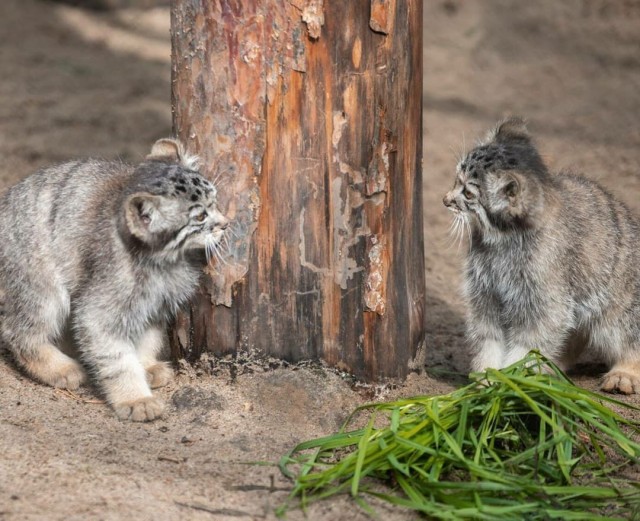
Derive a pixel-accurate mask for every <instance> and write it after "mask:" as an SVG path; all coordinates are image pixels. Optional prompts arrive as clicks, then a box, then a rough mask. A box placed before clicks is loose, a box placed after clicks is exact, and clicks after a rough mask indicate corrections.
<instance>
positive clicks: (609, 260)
mask: <svg viewBox="0 0 640 521" xmlns="http://www.w3.org/2000/svg"><path fill="white" fill-rule="evenodd" d="M444 204H445V206H447V207H448V208H449V209H450V210H452V211H453V212H454V214H455V219H456V221H458V222H459V223H460V224H461V225H462V226H463V227H465V228H467V229H468V230H469V229H470V236H471V244H470V247H469V253H468V258H467V263H466V281H465V294H466V298H467V301H468V304H469V308H470V309H469V316H468V338H469V341H470V343H471V344H472V346H473V349H474V352H475V356H474V359H473V362H472V368H473V369H474V370H476V371H480V370H483V369H485V368H487V367H494V368H502V367H505V366H508V365H510V364H512V363H514V362H516V361H518V360H519V359H521V358H523V357H524V356H525V354H526V353H527V352H528V351H529V350H530V349H538V350H539V351H541V352H542V353H543V354H544V355H546V356H547V357H549V358H550V359H552V360H553V361H555V362H556V363H558V364H560V365H561V366H563V367H567V366H568V365H570V364H571V363H572V362H573V361H574V360H575V357H576V356H577V355H578V354H579V351H580V350H582V349H587V350H588V352H590V353H593V354H594V355H596V354H597V355H601V356H602V357H604V359H605V360H606V361H607V362H608V363H609V364H610V366H611V370H610V371H609V372H608V373H607V374H606V375H605V377H604V380H603V383H602V388H603V389H604V390H606V391H618V392H621V393H625V394H630V393H634V392H635V393H640V251H639V244H640V224H639V222H638V220H637V218H636V217H634V216H633V215H632V214H631V212H630V211H629V209H628V208H627V207H626V206H625V205H624V204H622V203H621V202H619V201H617V200H615V199H614V198H613V197H612V196H611V195H610V194H609V193H608V192H606V191H604V190H603V189H602V188H601V187H600V186H598V185H597V184H596V183H594V182H592V181H589V180H587V179H585V178H583V177H578V176H573V175H566V174H559V175H551V174H550V173H549V172H548V171H547V168H546V166H545V164H544V163H543V161H542V159H541V157H540V155H539V154H538V152H537V150H536V148H535V147H534V145H533V144H532V142H531V138H530V136H529V134H528V133H527V130H526V128H525V126H524V122H523V121H522V120H520V119H517V118H513V119H509V120H507V121H506V122H504V123H502V124H501V125H499V126H498V127H497V128H496V129H495V130H494V131H493V132H491V133H490V134H489V136H488V137H487V139H486V140H485V141H484V142H482V143H481V144H480V145H478V146H477V147H476V148H475V149H474V150H472V151H471V152H470V153H469V154H468V155H467V157H466V158H465V159H464V160H463V161H461V162H460V164H458V167H457V176H456V181H455V185H454V187H453V189H452V190H451V191H450V192H449V193H447V195H446V196H445V197H444ZM581 339H582V341H580V340H581Z"/></svg>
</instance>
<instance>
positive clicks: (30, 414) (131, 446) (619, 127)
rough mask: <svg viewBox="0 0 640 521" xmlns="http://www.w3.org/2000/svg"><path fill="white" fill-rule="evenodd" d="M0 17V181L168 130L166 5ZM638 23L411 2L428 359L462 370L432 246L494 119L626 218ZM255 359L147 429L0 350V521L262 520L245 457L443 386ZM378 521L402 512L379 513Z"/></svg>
mask: <svg viewBox="0 0 640 521" xmlns="http://www.w3.org/2000/svg"><path fill="white" fill-rule="evenodd" d="M122 4H123V5H125V4H126V2H122ZM0 14H1V16H0V70H1V71H2V78H1V79H0V157H1V158H2V162H1V164H0V185H1V186H2V187H5V186H7V185H9V184H11V183H13V182H15V181H16V180H17V179H19V178H21V177H23V176H25V175H27V174H29V173H31V172H32V171H34V170H35V169H36V168H38V167H40V166H43V165H46V164H50V163H52V162H56V161H61V160H66V159H70V158H73V157H77V156H100V157H108V158H113V157H120V158H122V159H125V160H132V161H136V160H139V159H140V158H141V157H143V156H144V154H145V153H146V152H147V150H148V147H149V145H150V144H151V143H152V142H153V141H154V140H155V139H157V138H159V137H162V136H166V135H168V134H170V131H171V114H170V106H169V81H170V72H169V41H168V25H169V20H168V10H167V9H166V7H160V8H154V9H147V10H135V9H132V8H128V9H125V8H122V9H119V10H116V11H113V12H107V13H96V12H91V11H83V10H81V9H78V8H77V7H71V6H65V5H58V4H53V3H48V2H44V1H37V0H3V1H2V7H0ZM639 23H640V3H638V2H623V1H613V0H611V1H609V0H589V1H582V0H569V1H563V2H556V1H554V0H538V1H536V2H517V1H516V0H491V1H489V0H484V1H482V2H479V1H470V0H467V1H464V2H463V1H462V0H442V1H440V0H438V1H436V0H429V1H428V2H425V46H424V52H425V88H424V104H425V113H424V128H425V147H424V149H425V161H424V165H425V173H424V185H425V193H424V205H425V233H426V260H427V286H428V307H427V327H428V335H429V356H428V364H429V365H430V366H431V367H432V368H435V369H445V370H449V371H451V370H453V371H458V372H465V371H466V369H467V368H466V362H467V359H468V357H467V356H466V354H465V350H464V345H463V339H462V334H463V327H462V317H463V314H464V307H463V305H462V302H461V300H460V298H459V291H458V288H459V285H460V259H461V254H462V253H461V252H462V251H463V249H461V250H460V251H457V250H456V249H455V248H447V246H446V244H447V236H446V230H447V228H448V226H449V215H448V213H447V212H446V211H445V209H444V208H443V207H442V204H441V199H442V195H443V194H444V193H445V192H446V191H447V190H448V188H449V187H450V185H451V184H452V182H453V168H454V165H455V162H456V160H455V155H456V154H457V153H459V152H460V151H461V150H462V148H463V147H464V145H465V143H466V144H467V145H468V144H470V143H472V142H473V140H474V139H475V137H477V136H478V135H479V134H480V133H482V132H484V130H485V129H486V128H488V127H489V126H491V125H493V124H494V123H495V121H496V120H497V119H499V118H501V117H502V116H505V115H507V114H521V115H523V116H526V117H527V118H528V119H529V121H530V127H531V129H532V131H533V132H534V133H535V134H536V135H537V136H538V141H539V143H540V145H541V147H542V150H543V152H544V154H545V157H546V158H547V159H548V161H549V163H550V164H551V165H553V167H554V168H556V169H560V168H570V169H573V170H575V171H578V172H583V173H585V174H587V175H589V176H591V177H593V178H595V179H599V180H600V181H601V182H602V183H603V184H605V185H606V186H607V187H608V188H609V189H611V190H612V191H613V192H614V193H615V194H616V195H618V196H619V197H620V198H621V199H623V200H624V201H626V202H627V203H628V204H629V205H630V206H632V207H633V208H634V209H635V210H636V211H640V199H639V198H638V194H639V193H640V123H638V121H639V120H638V114H640V96H638V93H639V92H640V53H639V52H638V49H639V48H640V33H638V31H637V27H638V24H639ZM587 362H594V361H587ZM272 365H273V366H275V368H273V367H270V366H269V365H268V364H267V365H265V364H264V363H262V362H258V361H253V360H246V361H243V362H242V363H237V362H232V361H230V360H222V361H216V362H215V363H213V365H212V369H211V370H206V371H205V370H201V371H196V370H192V369H186V370H183V371H181V373H180V375H179V376H178V378H177V379H176V381H175V382H174V383H172V384H171V385H170V386H168V387H166V388H164V389H161V390H160V394H161V395H162V396H163V397H164V398H165V399H166V400H167V402H168V403H169V404H170V410H169V414H168V415H167V416H166V418H165V419H162V420H160V421H157V422H154V423H150V424H130V423H123V422H119V421H117V420H116V419H115V418H114V416H113V414H112V412H111V411H110V410H109V409H108V408H107V407H106V406H105V405H104V404H101V403H99V400H98V399H97V395H96V394H95V393H94V392H92V391H91V390H90V389H83V390H81V391H80V392H78V393H76V394H70V393H65V392H61V391H59V390H58V391H56V390H54V389H51V388H48V387H44V386H42V385H39V384H37V383H34V382H32V381H31V380H29V379H28V378H25V377H24V376H22V375H21V374H20V373H19V372H18V371H16V370H15V369H14V368H13V366H12V365H11V364H10V363H9V361H8V360H7V359H6V358H0V519H2V520H11V521H17V520H37V519H47V520H48V519H52V520H57V519H60V520H63V519H64V520H94V519H95V520H98V519H104V520H112V519H113V520H116V519H125V518H131V519H138V520H151V519H154V520H155V519H167V520H174V519H175V520H178V519H193V520H199V519H203V520H205V519H206V520H212V519H214V520H227V519H273V518H274V515H273V509H274V507H276V506H277V505H279V504H280V503H281V502H282V501H283V499H284V498H285V496H286V489H287V486H288V482H287V481H286V480H284V479H283V478H281V477H280V474H279V471H278V470H277V469H276V468H274V467H272V466H252V465H247V464H246V463H247V462H255V461H275V460H276V459H277V458H278V457H279V456H280V455H281V454H283V453H284V452H286V451H287V450H288V449H289V448H291V447H292V446H293V445H294V444H295V443H297V442H299V441H301V440H303V439H307V438H310V437H314V436H319V435H323V434H327V433H329V432H332V431H334V430H335V429H337V428H338V427H339V426H340V424H341V422H342V421H343V420H344V419H345V417H346V415H347V414H348V413H349V412H350V411H351V410H352V409H353V407H354V406H356V405H358V404H360V403H363V402H364V401H367V400H369V399H371V398H372V397H376V398H389V397H396V396H401V395H410V394H418V393H440V392H448V391H449V390H451V389H452V388H453V386H454V384H455V382H454V381H453V380H447V379H432V378H429V377H427V376H418V375H412V376H411V377H410V378H409V380H408V381H407V383H406V384H405V385H404V386H400V387H396V388H394V389H383V390H382V391H381V392H377V393H376V391H375V390H373V389H366V388H362V387H358V386H354V385H353V382H352V381H351V380H350V379H349V378H344V377H343V376H341V375H338V374H336V373H334V372H331V371H327V370H325V369H323V368H321V367H317V366H308V367H299V368H291V367H284V366H283V365H282V364H277V363H274V364H272ZM232 366H233V367H234V370H230V367H232ZM597 371H598V366H597V365H594V364H593V363H589V364H587V365H586V366H583V367H582V371H581V372H580V373H578V374H577V375H576V380H577V381H578V382H579V383H580V384H581V385H584V386H586V387H589V388H596V386H597V374H598V373H597ZM627 400H628V401H630V402H631V403H635V404H637V405H640V399H638V398H637V397H632V398H628V399H627ZM289 518H290V519H301V518H302V514H301V513H299V512H293V513H291V514H290V515H289ZM308 518H309V519H314V520H320V521H322V520H332V521H333V520H342V519H345V520H346V519H350V520H351V519H353V520H358V519H365V518H366V516H365V515H364V514H363V513H362V512H361V511H360V510H359V509H358V508H357V507H356V506H355V505H353V504H352V503H351V502H349V501H348V500H346V499H338V500H332V501H329V502H325V503H322V504H319V505H314V506H313V507H311V509H310V510H309V512H308ZM381 518H382V519H385V520H386V519H388V520H390V521H394V520H405V519H414V518H415V516H414V515H412V514H408V513H406V512H399V511H384V510H383V513H382V515H381Z"/></svg>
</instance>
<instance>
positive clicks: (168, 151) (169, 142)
mask: <svg viewBox="0 0 640 521" xmlns="http://www.w3.org/2000/svg"><path fill="white" fill-rule="evenodd" d="M182 155H183V149H182V144H181V143H180V142H179V141H176V140H175V139H171V138H163V139H158V141H156V142H155V143H154V144H153V146H152V147H151V153H150V154H149V155H148V156H147V159H165V160H169V161H175V162H176V163H177V162H178V161H179V160H180V157H181V156H182Z"/></svg>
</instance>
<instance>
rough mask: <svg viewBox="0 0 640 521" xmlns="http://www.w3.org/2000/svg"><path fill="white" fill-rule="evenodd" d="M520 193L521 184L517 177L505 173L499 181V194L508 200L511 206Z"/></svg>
mask: <svg viewBox="0 0 640 521" xmlns="http://www.w3.org/2000/svg"><path fill="white" fill-rule="evenodd" d="M521 191H522V183H521V181H520V179H518V176H517V175H516V174H514V173H511V172H509V173H507V174H505V175H504V176H503V177H502V179H501V185H500V193H501V195H502V196H503V197H504V198H506V199H508V200H509V202H510V203H511V204H514V203H515V202H516V201H517V200H518V198H519V196H520V192H521Z"/></svg>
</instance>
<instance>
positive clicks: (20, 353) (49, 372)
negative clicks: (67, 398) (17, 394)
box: [11, 344, 86, 390]
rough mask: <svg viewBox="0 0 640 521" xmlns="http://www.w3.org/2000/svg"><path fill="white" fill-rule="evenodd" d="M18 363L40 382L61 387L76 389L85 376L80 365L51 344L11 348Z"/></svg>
mask: <svg viewBox="0 0 640 521" xmlns="http://www.w3.org/2000/svg"><path fill="white" fill-rule="evenodd" d="M11 351H13V355H14V357H15V359H16V361H17V362H18V364H19V365H20V366H21V367H23V368H24V370H25V371H27V373H29V375H30V376H32V377H33V378H35V379H36V380H39V381H40V382H42V383H45V384H47V385H51V386H52V387H59V388H61V389H70V390H74V389H77V388H78V387H79V386H80V385H81V384H83V383H84V381H85V379H86V376H85V372H84V370H83V368H82V366H81V365H80V364H79V363H78V362H76V361H75V360H74V359H73V358H70V357H68V356H67V355H65V354H64V353H63V352H62V351H60V350H59V349H58V348H57V347H55V346H53V345H51V344H41V345H39V346H37V347H36V348H35V349H33V350H31V349H29V350H26V349H19V350H18V349H11Z"/></svg>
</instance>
